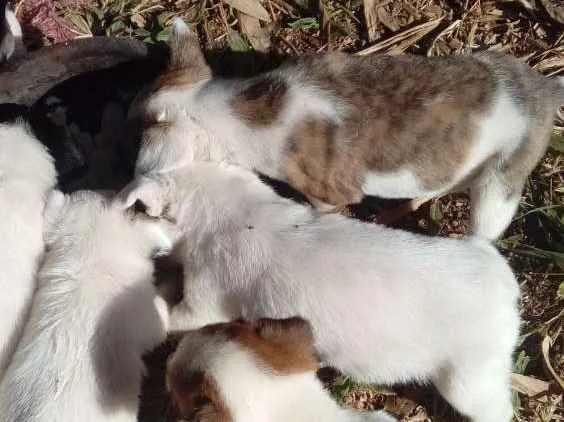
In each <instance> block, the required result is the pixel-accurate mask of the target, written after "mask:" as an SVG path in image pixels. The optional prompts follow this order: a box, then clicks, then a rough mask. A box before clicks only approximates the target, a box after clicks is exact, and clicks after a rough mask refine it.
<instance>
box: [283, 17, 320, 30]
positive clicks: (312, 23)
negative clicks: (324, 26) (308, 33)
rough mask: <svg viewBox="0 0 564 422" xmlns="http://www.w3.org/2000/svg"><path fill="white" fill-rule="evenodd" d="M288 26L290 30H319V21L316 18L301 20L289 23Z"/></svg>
mask: <svg viewBox="0 0 564 422" xmlns="http://www.w3.org/2000/svg"><path fill="white" fill-rule="evenodd" d="M288 26H289V27H290V28H292V29H319V21H318V20H317V19H316V18H301V19H296V20H295V21H293V22H290V23H289V24H288Z"/></svg>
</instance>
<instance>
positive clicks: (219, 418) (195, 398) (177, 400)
mask: <svg viewBox="0 0 564 422" xmlns="http://www.w3.org/2000/svg"><path fill="white" fill-rule="evenodd" d="M166 382H167V386H168V389H169V391H170V393H171V397H172V401H173V403H174V405H175V408H176V411H177V412H178V413H179V416H180V417H181V418H183V419H186V420H193V418H197V419H196V420H197V421H199V422H232V421H233V417H232V416H231V413H230V412H229V409H228V408H227V407H226V405H225V403H224V402H223V399H222V397H221V395H220V393H219V389H218V388H217V385H216V384H215V382H214V381H213V380H212V379H210V378H209V377H206V376H205V375H204V374H203V373H202V372H194V373H192V374H190V375H189V376H187V375H186V374H185V373H184V372H183V368H179V370H178V371H175V369H174V368H173V369H172V370H170V369H169V371H168V372H167V378H166Z"/></svg>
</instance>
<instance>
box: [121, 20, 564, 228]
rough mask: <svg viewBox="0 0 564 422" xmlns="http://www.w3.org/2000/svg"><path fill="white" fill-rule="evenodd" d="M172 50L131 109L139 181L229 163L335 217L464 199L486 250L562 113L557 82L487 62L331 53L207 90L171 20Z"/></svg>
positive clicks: (199, 66) (196, 60)
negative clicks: (138, 138) (364, 205)
mask: <svg viewBox="0 0 564 422" xmlns="http://www.w3.org/2000/svg"><path fill="white" fill-rule="evenodd" d="M170 49H171V62H170V63H171V64H170V68H169V71H168V72H167V73H165V74H164V75H162V76H161V77H160V78H159V79H158V80H157V81H156V82H155V83H154V85H153V86H152V87H150V88H149V89H148V90H147V92H145V93H144V94H142V95H140V97H139V98H138V99H137V101H136V102H135V103H134V105H133V107H132V110H131V119H138V120H139V121H140V122H142V125H143V126H144V127H145V131H144V135H143V137H142V142H141V149H140V153H139V157H138V162H137V174H139V175H142V174H148V173H151V172H158V171H166V170H168V169H171V168H175V167H178V166H182V165H184V164H186V163H187V162H190V161H194V160H212V161H228V162H230V163H232V164H239V165H241V166H243V167H246V168H249V169H253V170H256V171H258V172H261V173H263V174H266V175H268V176H270V177H273V178H276V179H280V180H284V181H287V182H289V183H290V184H291V185H292V186H293V187H294V188H295V189H297V190H299V191H301V192H303V193H304V194H306V195H307V196H308V197H309V198H311V200H312V201H313V202H314V203H316V204H321V203H328V204H332V205H337V206H342V205H345V204H349V203H354V202H358V201H360V200H361V199H362V197H363V196H364V195H375V196H379V197H384V198H427V199H428V198H431V197H436V196H439V195H442V194H444V193H447V192H451V191H457V190H462V189H464V188H466V187H469V188H470V191H471V197H472V203H473V205H472V211H473V213H472V219H473V224H472V226H473V232H474V234H477V235H480V236H483V237H486V238H490V239H493V238H496V237H498V236H499V235H501V234H502V232H503V231H504V229H505V228H506V227H507V225H508V224H509V223H510V221H511V218H512V216H513V214H514V213H515V210H516V208H517V205H518V202H519V199H520V195H521V191H522V188H523V186H524V183H525V180H526V177H527V176H528V174H529V173H530V172H531V171H532V169H533V168H534V166H535V165H536V164H537V162H538V161H539V160H540V158H541V157H542V155H543V154H544V152H545V150H546V148H547V145H548V142H549V139H550V134H551V130H552V125H553V119H554V116H555V114H556V112H557V110H558V107H559V106H560V105H563V104H564V87H563V84H561V83H559V80H558V79H548V78H545V77H543V76H542V75H540V74H539V73H537V72H536V71H534V70H532V69H530V68H529V67H528V66H527V65H526V64H524V63H521V62H520V61H518V60H517V59H513V58H510V57H505V56H502V55H497V54H492V53H483V54H476V55H472V56H461V57H435V58H427V57H419V56H409V55H406V56H387V55H371V56H353V55H347V54H343V53H331V54H323V55H313V56H303V57H299V58H297V59H290V60H288V61H287V63H286V64H284V65H282V66H281V67H279V68H278V69H275V70H274V71H271V72H269V73H265V74H263V75H259V76H257V77H254V78H249V79H232V80H228V79H221V78H213V77H212V72H211V70H210V68H209V67H208V66H207V64H206V62H205V59H204V57H203V55H202V53H201V51H200V46H199V43H198V39H197V37H196V36H195V35H194V34H193V33H192V32H190V30H189V29H188V28H187V26H186V25H185V24H184V23H183V22H182V21H180V20H176V21H175V23H174V26H173V29H172V33H171V35H170ZM562 81H564V78H562V79H561V80H560V82H562Z"/></svg>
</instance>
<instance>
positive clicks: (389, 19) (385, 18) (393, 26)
mask: <svg viewBox="0 0 564 422" xmlns="http://www.w3.org/2000/svg"><path fill="white" fill-rule="evenodd" d="M376 14H377V16H378V20H379V21H380V22H382V25H384V26H385V27H386V28H388V29H389V30H390V31H392V32H397V31H399V29H400V25H399V23H398V22H397V20H396V19H394V17H393V16H392V15H390V14H389V13H388V12H386V9H384V8H383V7H378V9H377V11H376Z"/></svg>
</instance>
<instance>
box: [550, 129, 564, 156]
mask: <svg viewBox="0 0 564 422" xmlns="http://www.w3.org/2000/svg"><path fill="white" fill-rule="evenodd" d="M550 147H551V148H552V149H553V150H555V151H558V152H564V133H558V132H552V136H551V137H550Z"/></svg>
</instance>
